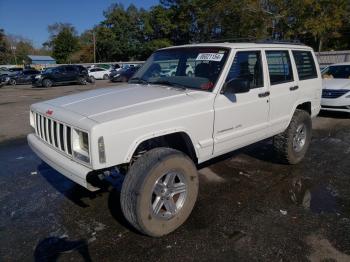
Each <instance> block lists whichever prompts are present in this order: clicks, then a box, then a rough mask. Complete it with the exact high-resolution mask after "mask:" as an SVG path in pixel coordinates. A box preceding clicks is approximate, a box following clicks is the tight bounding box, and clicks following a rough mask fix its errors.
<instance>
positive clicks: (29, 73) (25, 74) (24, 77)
mask: <svg viewBox="0 0 350 262" xmlns="http://www.w3.org/2000/svg"><path fill="white" fill-rule="evenodd" d="M39 74H40V71H38V70H35V69H24V70H22V71H18V72H17V73H15V74H13V75H10V76H9V80H8V84H10V85H13V86H15V85H18V84H30V83H32V81H33V78H34V77H35V76H37V75H39Z"/></svg>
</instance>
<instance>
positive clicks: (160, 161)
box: [120, 148, 198, 237]
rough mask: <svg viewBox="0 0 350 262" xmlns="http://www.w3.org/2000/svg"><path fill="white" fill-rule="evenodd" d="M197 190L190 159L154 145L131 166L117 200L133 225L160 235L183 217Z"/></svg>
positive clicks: (146, 232)
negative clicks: (153, 147)
mask: <svg viewBox="0 0 350 262" xmlns="http://www.w3.org/2000/svg"><path fill="white" fill-rule="evenodd" d="M197 194H198V176H197V170H196V167H195V165H194V164H193V162H192V161H191V160H190V159H189V158H188V157H187V156H186V155H184V154H183V153H182V152H179V151H177V150H174V149H170V148H155V149H152V150H150V151H148V152H146V153H145V154H143V155H142V156H141V157H140V158H139V159H138V160H137V161H136V162H135V163H134V164H133V165H132V166H131V168H130V170H129V172H128V174H127V175H126V177H125V180H124V183H123V186H122V191H121V197H120V201H121V207H122V211H123V213H124V216H125V217H126V219H127V220H128V221H129V223H130V224H131V225H132V226H133V227H135V228H136V229H137V230H139V231H140V232H142V233H144V234H146V235H150V236H155V237H159V236H162V235H166V234H168V233H170V232H172V231H174V230H175V229H177V228H178V227H179V226H181V225H182V224H183V223H184V222H185V221H186V219H187V218H188V216H189V215H190V213H191V211H192V209H193V206H194V204H195V202H196V199H197Z"/></svg>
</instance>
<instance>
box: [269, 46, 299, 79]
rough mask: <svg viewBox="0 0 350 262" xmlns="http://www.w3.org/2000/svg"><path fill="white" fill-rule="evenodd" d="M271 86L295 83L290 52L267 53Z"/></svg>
mask: <svg viewBox="0 0 350 262" xmlns="http://www.w3.org/2000/svg"><path fill="white" fill-rule="evenodd" d="M266 58H267V64H268V67H269V75H270V83H271V85H277V84H282V83H286V82H291V81H293V79H294V78H293V71H292V65H291V62H290V57H289V52H288V51H266Z"/></svg>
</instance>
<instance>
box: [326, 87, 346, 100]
mask: <svg viewBox="0 0 350 262" xmlns="http://www.w3.org/2000/svg"><path fill="white" fill-rule="evenodd" d="M347 92H349V90H344V89H338V90H334V89H323V90H322V97H323V98H338V97H341V96H343V95H345V94H346V93H347Z"/></svg>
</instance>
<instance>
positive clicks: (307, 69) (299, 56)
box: [292, 50, 317, 80]
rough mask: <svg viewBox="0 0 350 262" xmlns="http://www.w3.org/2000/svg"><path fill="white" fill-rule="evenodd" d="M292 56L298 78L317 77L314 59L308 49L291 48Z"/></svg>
mask: <svg viewBox="0 0 350 262" xmlns="http://www.w3.org/2000/svg"><path fill="white" fill-rule="evenodd" d="M292 53H293V57H294V60H295V65H296V67H297V71H298V76H299V80H307V79H313V78H317V71H316V66H315V61H314V58H313V56H312V53H311V52H310V51H296V50H293V51H292Z"/></svg>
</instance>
